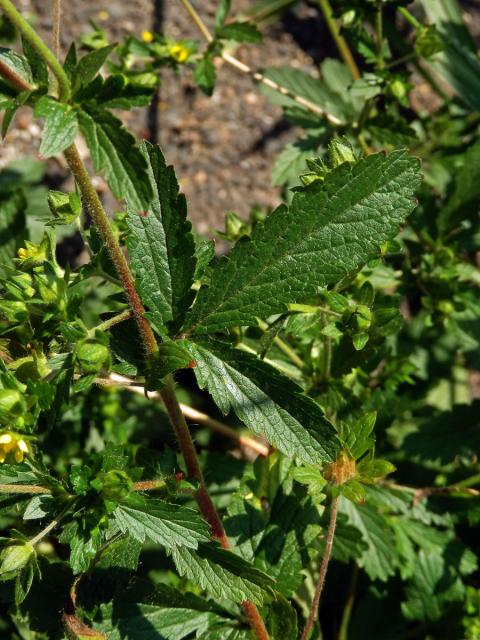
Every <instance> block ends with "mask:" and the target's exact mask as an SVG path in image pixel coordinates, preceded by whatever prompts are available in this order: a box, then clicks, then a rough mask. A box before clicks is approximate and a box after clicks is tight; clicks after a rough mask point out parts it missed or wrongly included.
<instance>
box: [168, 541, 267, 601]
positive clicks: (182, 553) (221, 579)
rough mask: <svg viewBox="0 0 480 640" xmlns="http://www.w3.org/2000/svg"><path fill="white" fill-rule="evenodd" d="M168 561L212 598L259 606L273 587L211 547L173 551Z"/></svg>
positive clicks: (257, 572)
mask: <svg viewBox="0 0 480 640" xmlns="http://www.w3.org/2000/svg"><path fill="white" fill-rule="evenodd" d="M171 553H172V558H173V561H174V562H175V566H176V567H177V571H178V572H179V574H180V575H181V576H186V577H187V578H188V579H189V580H192V582H194V583H195V584H198V585H199V586H200V587H201V588H202V589H204V590H205V591H206V592H207V593H208V594H209V595H211V596H213V597H214V598H226V599H227V600H233V602H238V603H240V602H243V601H244V600H250V601H251V602H254V603H256V604H263V603H264V602H265V601H267V600H269V599H270V596H271V594H272V588H273V587H274V586H275V582H274V580H272V579H271V578H270V577H269V576H267V575H266V574H265V573H263V572H262V571H260V570H259V569H256V568H255V567H253V566H252V565H251V564H249V563H248V562H246V561H245V560H243V559H242V558H240V556H237V555H236V554H234V553H232V552H231V551H226V550H225V549H221V548H220V547H219V546H217V545H215V544H213V543H212V544H209V545H206V544H201V545H200V546H199V547H198V549H197V551H193V550H192V549H189V548H187V547H174V548H173V550H172V552H171Z"/></svg>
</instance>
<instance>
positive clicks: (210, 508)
mask: <svg viewBox="0 0 480 640" xmlns="http://www.w3.org/2000/svg"><path fill="white" fill-rule="evenodd" d="M160 395H161V397H162V400H163V402H164V404H165V407H166V409H167V412H168V415H169V417H170V422H171V424H172V427H173V429H174V430H175V434H176V436H177V440H178V442H179V443H180V448H181V449H182V453H183V457H184V460H185V464H186V466H187V471H188V475H189V476H190V477H191V478H195V480H196V481H197V482H198V484H199V488H198V489H197V492H196V494H195V498H196V500H197V503H198V506H199V508H200V511H201V513H202V515H203V517H204V518H205V520H206V521H207V522H208V523H209V525H210V530H211V534H212V536H213V537H214V538H215V539H216V540H218V542H219V543H220V545H221V546H222V548H223V549H229V548H230V543H229V541H228V538H227V534H226V533H225V529H224V528H223V525H222V521H221V520H220V516H219V515H218V513H217V510H216V508H215V505H214V504H213V502H212V499H211V497H210V494H209V493H208V489H207V485H206V484H205V479H204V477H203V473H202V469H201V467H200V463H199V460H198V456H197V452H196V451H195V446H194V444H193V441H192V437H191V435H190V431H189V429H188V426H187V423H186V420H185V417H184V415H183V413H182V410H181V409H180V405H179V403H178V400H177V397H176V395H175V389H174V386H173V378H172V376H168V377H167V378H166V380H165V386H164V388H163V389H162V390H161V391H160ZM242 607H243V611H244V613H245V615H246V616H247V618H248V621H249V623H250V626H251V628H252V630H253V631H254V632H255V634H256V635H257V637H258V638H259V640H268V637H269V636H268V632H267V630H266V628H265V625H264V623H263V620H262V618H261V617H260V614H259V612H258V609H257V607H256V605H254V604H253V603H252V602H243V603H242Z"/></svg>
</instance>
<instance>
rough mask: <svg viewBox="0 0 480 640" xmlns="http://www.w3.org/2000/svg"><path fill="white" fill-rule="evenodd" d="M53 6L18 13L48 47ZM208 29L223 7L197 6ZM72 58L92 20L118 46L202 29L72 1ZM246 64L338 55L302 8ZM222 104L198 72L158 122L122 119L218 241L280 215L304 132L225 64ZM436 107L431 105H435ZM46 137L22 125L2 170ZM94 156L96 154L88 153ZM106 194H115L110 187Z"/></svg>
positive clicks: (27, 117) (166, 87)
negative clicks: (278, 177) (282, 176)
mask: <svg viewBox="0 0 480 640" xmlns="http://www.w3.org/2000/svg"><path fill="white" fill-rule="evenodd" d="M51 4H52V3H51V1H50V0H19V2H18V3H17V6H19V8H21V9H22V10H23V11H25V12H29V13H30V15H31V16H32V18H33V19H34V20H35V22H36V24H37V27H38V28H39V29H40V31H41V33H42V34H43V35H44V37H46V38H47V39H48V38H49V37H50V31H51V13H50V12H51ZM194 4H195V6H196V8H197V10H198V11H199V12H200V14H201V15H202V17H203V18H204V20H205V21H206V22H207V24H208V25H211V24H212V22H213V16H214V10H215V7H216V5H217V1H216V0H196V2H195V3H194ZM251 4H252V2H251V1H249V0H234V2H233V12H234V13H235V12H238V11H242V10H244V9H246V8H247V7H248V6H250V5H251ZM63 6H64V12H63V20H62V48H63V51H66V50H67V48H68V46H69V44H70V42H71V41H72V39H74V38H76V37H78V36H79V35H80V34H82V33H85V32H88V31H89V29H90V26H89V22H90V21H91V20H93V21H95V22H97V23H98V24H99V25H101V26H102V27H103V28H105V29H106V30H107V31H108V32H109V33H110V34H111V36H112V38H113V39H114V40H119V39H121V38H122V36H123V35H125V34H128V33H134V34H139V33H141V31H142V30H144V29H149V30H152V29H153V28H154V27H157V28H158V26H159V24H161V25H162V27H163V30H164V32H165V33H167V34H169V35H171V36H172V37H174V38H178V39H179V38H188V37H195V38H198V33H197V31H196V28H195V26H194V25H193V24H192V22H191V20H190V18H189V16H188V15H187V13H186V12H185V10H184V9H183V7H182V5H181V3H180V1H179V0H163V1H160V0H128V2H127V1H126V0H109V1H105V0H75V1H73V0H64V2H63ZM466 9H467V12H468V11H469V10H470V13H468V15H467V19H468V23H469V26H470V27H471V28H472V31H473V32H474V33H476V34H478V33H479V32H480V29H479V28H478V27H479V23H480V21H479V20H478V13H479V12H472V10H471V7H470V6H468V7H467V6H466ZM236 55H237V56H238V57H239V58H240V59H242V60H243V61H245V62H247V63H248V64H249V65H250V66H251V67H252V68H262V67H265V66H268V65H276V66H278V65H285V64H289V65H293V66H296V67H300V68H306V69H312V68H314V65H315V64H316V63H318V62H319V61H320V60H321V59H322V58H323V57H325V55H336V53H335V50H334V49H333V45H332V43H331V38H330V36H329V34H328V33H327V32H326V30H325V26H324V24H323V21H322V20H321V19H320V18H319V15H318V10H317V9H316V8H315V7H314V6H308V5H306V4H303V3H300V4H299V5H298V6H297V7H296V8H295V9H294V10H293V11H290V12H289V13H288V14H287V16H286V17H285V18H284V19H283V20H282V21H281V22H279V23H277V24H276V25H275V26H273V27H271V28H270V29H268V30H267V32H266V34H265V39H264V42H263V43H262V44H260V45H251V46H242V47H240V48H239V49H237V51H236ZM217 72H218V73H217V75H218V82H217V87H216V90H215V93H214V95H213V97H212V98H208V97H206V96H204V95H203V94H202V93H201V92H200V91H199V90H198V89H196V88H195V87H194V85H193V82H192V78H191V74H190V71H189V70H188V69H186V70H185V71H184V73H182V75H181V77H178V76H176V75H175V74H173V73H171V72H165V73H164V76H163V78H164V81H163V85H162V87H161V90H160V96H159V104H158V110H157V113H156V114H155V115H156V118H154V119H153V122H152V118H150V120H149V117H148V114H147V112H146V111H145V110H136V111H135V112H129V113H125V114H122V116H123V118H124V120H125V121H126V122H127V124H128V126H129V127H131V128H132V129H133V130H134V131H135V132H136V133H137V135H140V136H148V135H149V134H150V135H151V133H152V128H153V129H155V128H158V140H159V142H160V144H161V146H162V148H163V150H164V153H165V154H166V156H167V158H168V160H169V162H171V163H172V164H173V165H174V166H175V168H176V171H177V175H178V177H179V180H180V184H181V187H182V189H183V191H184V192H185V194H186V195H187V198H188V202H189V210H190V216H191V218H192V220H193V221H194V224H195V227H196V229H197V230H198V231H199V232H201V233H208V232H209V231H210V230H211V229H212V228H215V227H217V228H218V227H219V226H222V225H223V222H222V221H223V217H224V214H225V213H226V212H227V211H229V210H234V211H236V212H237V213H239V214H241V215H243V216H246V215H247V214H248V212H249V210H250V208H251V206H253V205H255V204H259V205H261V206H262V207H272V206H274V205H275V204H277V203H278V200H279V197H280V194H279V191H278V189H275V188H273V187H272V186H271V183H270V173H271V168H272V165H273V162H274V160H275V157H276V156H277V154H278V152H279V151H280V150H281V149H282V147H283V146H284V145H285V144H286V143H287V142H288V141H290V140H292V139H294V138H295V135H296V132H295V131H294V130H292V129H290V128H289V127H288V126H287V125H286V123H285V122H284V121H283V120H282V116H281V110H280V109H279V108H276V107H273V106H271V105H270V104H269V103H268V102H267V100H266V99H265V98H264V96H263V95H262V94H261V93H259V91H258V90H257V88H256V87H255V86H254V84H253V83H252V81H251V80H250V78H249V77H247V76H245V75H242V74H241V73H239V72H238V71H236V70H235V69H232V68H231V67H229V66H228V65H226V64H224V63H222V62H221V61H220V62H219V64H218V69H217ZM427 99H428V96H427ZM39 134H40V128H39V127H38V125H37V124H36V123H33V122H32V120H31V114H30V113H29V112H28V111H25V112H23V113H22V114H21V115H20V117H19V118H18V120H17V127H15V128H14V129H12V131H11V132H10V133H9V135H8V136H7V139H6V141H5V142H4V144H3V147H2V154H1V157H0V164H1V165H2V166H3V165H4V164H6V163H7V162H8V161H10V160H12V159H14V158H15V157H19V156H20V155H22V154H32V153H36V149H37V147H38V139H39ZM83 151H84V153H85V154H87V150H86V149H85V148H83ZM49 173H52V174H55V173H57V174H58V173H60V176H61V175H63V174H64V175H67V172H66V171H65V170H64V169H62V168H61V166H59V161H57V160H54V161H52V162H51V166H50V171H49ZM97 184H98V186H99V189H100V190H101V191H103V192H104V193H105V197H106V198H107V203H108V205H109V206H111V207H113V206H114V203H113V202H111V201H109V200H108V195H107V189H106V188H105V185H104V184H102V181H101V180H98V181H97Z"/></svg>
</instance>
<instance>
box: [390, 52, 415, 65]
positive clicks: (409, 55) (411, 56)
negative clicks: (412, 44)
mask: <svg viewBox="0 0 480 640" xmlns="http://www.w3.org/2000/svg"><path fill="white" fill-rule="evenodd" d="M417 58H418V54H417V53H416V52H415V51H410V53H406V54H405V55H404V56H401V57H400V58H397V59H396V60H393V61H392V62H389V63H388V64H387V65H386V68H387V69H393V68H394V67H398V65H400V64H404V63H405V62H413V60H416V59H417Z"/></svg>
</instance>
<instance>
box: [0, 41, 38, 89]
mask: <svg viewBox="0 0 480 640" xmlns="http://www.w3.org/2000/svg"><path fill="white" fill-rule="evenodd" d="M0 60H1V61H2V62H3V63H4V64H5V65H7V67H10V69H12V71H14V72H15V73H16V74H18V75H19V76H20V77H21V78H22V79H23V80H25V82H28V84H32V82H33V75H32V69H31V68H30V65H29V63H28V60H27V58H25V56H22V55H20V54H19V53H16V52H15V51H13V50H12V49H6V48H4V47H0Z"/></svg>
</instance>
